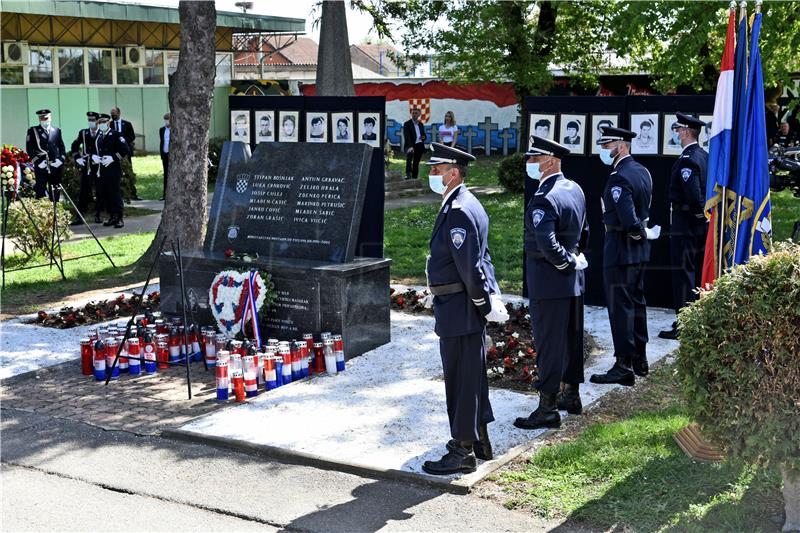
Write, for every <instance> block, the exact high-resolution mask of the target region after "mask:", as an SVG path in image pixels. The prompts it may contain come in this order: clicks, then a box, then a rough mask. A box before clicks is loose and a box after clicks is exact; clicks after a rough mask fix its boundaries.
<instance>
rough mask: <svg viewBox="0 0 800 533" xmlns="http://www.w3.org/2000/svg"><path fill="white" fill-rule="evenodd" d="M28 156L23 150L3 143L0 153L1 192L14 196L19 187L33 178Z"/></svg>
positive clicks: (30, 181) (32, 180)
mask: <svg viewBox="0 0 800 533" xmlns="http://www.w3.org/2000/svg"><path fill="white" fill-rule="evenodd" d="M29 162H30V157H29V156H28V154H27V153H25V151H23V150H21V149H19V148H17V147H16V146H14V145H11V144H4V145H3V151H2V152H1V153H0V185H1V186H2V190H3V194H5V195H6V196H8V197H10V198H14V197H15V196H16V195H17V193H18V192H19V189H20V187H22V186H23V185H25V184H32V183H33V182H34V180H35V177H34V174H33V169H32V168H31V165H30V164H29Z"/></svg>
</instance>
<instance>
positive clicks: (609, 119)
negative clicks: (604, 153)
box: [590, 114, 619, 155]
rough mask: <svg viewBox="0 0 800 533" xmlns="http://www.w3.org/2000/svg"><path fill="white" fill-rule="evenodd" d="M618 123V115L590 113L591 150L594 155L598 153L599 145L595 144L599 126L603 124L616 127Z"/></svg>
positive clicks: (598, 135)
mask: <svg viewBox="0 0 800 533" xmlns="http://www.w3.org/2000/svg"><path fill="white" fill-rule="evenodd" d="M618 125H619V115H612V114H600V115H592V131H591V133H592V138H591V143H590V146H591V152H592V154H594V155H597V154H599V153H600V147H599V146H597V139H599V138H600V128H602V127H603V126H610V127H612V128H616V127H617V126H618Z"/></svg>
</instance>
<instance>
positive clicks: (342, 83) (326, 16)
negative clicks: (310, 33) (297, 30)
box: [317, 0, 356, 96]
mask: <svg viewBox="0 0 800 533" xmlns="http://www.w3.org/2000/svg"><path fill="white" fill-rule="evenodd" d="M355 94H356V90H355V87H354V86H353V65H352V63H351V62H350V40H349V39H348V38H347V17H346V16H345V6H344V2H343V1H342V0H326V1H324V2H322V22H321V27H320V32H319V52H318V53H317V96H355Z"/></svg>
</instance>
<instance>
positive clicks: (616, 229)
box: [590, 127, 661, 386]
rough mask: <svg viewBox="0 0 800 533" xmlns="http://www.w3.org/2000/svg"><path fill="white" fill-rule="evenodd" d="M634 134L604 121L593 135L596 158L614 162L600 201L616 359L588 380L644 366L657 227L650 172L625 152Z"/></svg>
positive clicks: (629, 379)
mask: <svg viewBox="0 0 800 533" xmlns="http://www.w3.org/2000/svg"><path fill="white" fill-rule="evenodd" d="M635 136H636V134H635V133H633V132H632V131H630V130H626V129H622V128H611V127H605V128H603V129H602V134H601V136H600V138H599V139H597V145H599V146H600V159H601V160H602V161H603V163H605V164H606V165H609V166H612V165H613V171H612V172H611V175H610V176H609V179H608V182H607V183H606V187H605V189H604V191H603V196H602V197H601V202H602V207H603V223H604V224H605V227H606V235H605V241H604V243H603V288H604V289H605V295H606V305H607V306H608V318H609V321H610V322H611V338H612V340H613V342H614V357H615V359H616V362H615V363H614V366H613V367H612V368H611V369H610V370H609V371H608V372H606V373H605V374H594V375H593V376H592V377H591V378H590V381H591V382H592V383H603V384H608V383H619V384H620V385H626V386H631V385H633V384H634V382H635V377H634V375H638V376H646V375H647V373H648V371H649V368H648V364H647V341H648V337H647V304H646V302H645V297H644V267H645V265H646V264H647V262H648V261H649V260H650V243H649V240H651V239H657V238H658V236H659V234H660V233H661V228H660V227H659V226H655V227H653V228H648V227H647V221H648V220H649V218H650V202H651V201H652V198H653V178H652V177H651V176H650V172H648V171H647V169H646V168H644V167H643V166H642V165H640V164H639V163H637V162H636V161H634V159H633V157H631V155H630V144H631V139H633V138H634V137H635Z"/></svg>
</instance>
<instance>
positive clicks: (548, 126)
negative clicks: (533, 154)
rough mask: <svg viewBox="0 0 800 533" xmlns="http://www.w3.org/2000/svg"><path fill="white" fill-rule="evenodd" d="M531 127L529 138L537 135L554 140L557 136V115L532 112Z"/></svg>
mask: <svg viewBox="0 0 800 533" xmlns="http://www.w3.org/2000/svg"><path fill="white" fill-rule="evenodd" d="M529 128H530V129H529V133H528V139H530V136H531V135H536V136H539V137H543V138H545V139H549V140H551V141H553V140H555V138H556V116H555V115H546V114H538V113H531V114H530V126H529ZM529 142H530V141H529Z"/></svg>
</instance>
